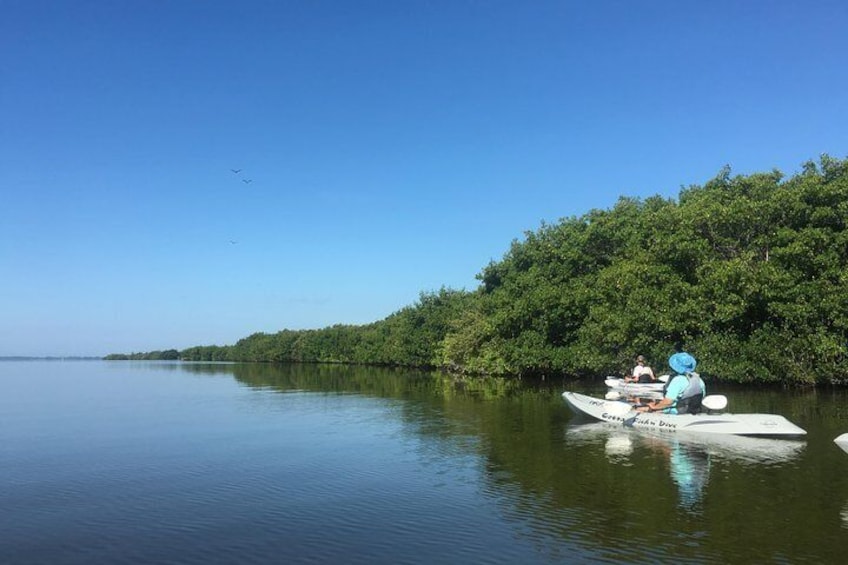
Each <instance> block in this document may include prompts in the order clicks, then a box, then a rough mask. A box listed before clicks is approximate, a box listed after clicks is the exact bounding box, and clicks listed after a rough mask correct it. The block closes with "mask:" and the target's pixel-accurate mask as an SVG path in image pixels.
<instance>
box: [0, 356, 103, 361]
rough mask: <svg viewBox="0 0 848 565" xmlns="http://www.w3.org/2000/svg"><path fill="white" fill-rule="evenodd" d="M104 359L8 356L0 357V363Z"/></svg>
mask: <svg viewBox="0 0 848 565" xmlns="http://www.w3.org/2000/svg"><path fill="white" fill-rule="evenodd" d="M102 359H103V357H80V356H79V355H70V356H67V357H62V356H58V355H48V356H45V357H30V356H27V355H7V356H0V361H101V360H102Z"/></svg>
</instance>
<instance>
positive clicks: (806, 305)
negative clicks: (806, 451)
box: [110, 155, 848, 385]
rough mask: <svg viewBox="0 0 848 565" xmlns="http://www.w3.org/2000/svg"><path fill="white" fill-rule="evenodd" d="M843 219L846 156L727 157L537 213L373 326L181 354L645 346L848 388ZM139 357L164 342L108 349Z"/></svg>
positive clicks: (724, 373) (540, 351) (588, 361)
mask: <svg viewBox="0 0 848 565" xmlns="http://www.w3.org/2000/svg"><path fill="white" fill-rule="evenodd" d="M846 221H848V162H846V161H844V160H838V159H833V158H831V157H828V156H826V155H825V156H822V158H821V159H820V162H819V163H814V162H808V163H806V164H804V167H803V171H802V172H801V173H800V174H798V175H796V176H794V177H792V178H789V179H784V178H783V175H782V174H781V173H780V172H778V171H771V172H768V173H758V174H753V175H749V176H735V177H733V176H731V173H730V168H729V167H725V168H724V169H722V170H721V171H720V172H719V174H718V175H717V176H716V177H715V178H714V179H712V180H710V181H709V182H707V183H706V184H705V185H704V186H690V187H687V188H685V189H683V190H682V191H681V193H680V196H679V198H678V199H677V201H675V200H672V199H665V198H661V197H659V196H654V197H650V198H647V199H645V200H640V199H633V198H621V199H620V200H619V201H618V202H617V203H616V204H615V206H613V208H611V209H609V210H591V211H589V212H588V213H586V214H585V215H583V216H580V217H570V218H565V219H562V220H560V221H559V222H558V223H556V224H545V223H543V224H542V225H541V227H540V228H539V229H538V230H537V231H534V232H527V233H526V234H524V239H523V240H520V241H519V240H515V241H513V242H512V244H511V246H510V248H509V251H508V252H507V253H506V254H505V255H504V257H503V258H502V259H501V260H500V261H493V262H491V263H490V264H489V265H487V266H486V267H484V268H483V270H482V272H481V273H480V274H479V275H478V279H479V281H480V286H479V288H478V289H476V290H475V291H473V292H467V291H464V290H462V291H458V290H451V289H445V288H442V289H441V290H439V291H438V292H430V293H422V294H421V295H420V297H419V300H418V301H417V302H416V303H415V304H413V305H411V306H408V307H406V308H403V309H401V310H400V311H398V312H396V313H394V314H392V315H390V316H389V317H387V318H386V319H384V320H381V321H378V322H375V323H373V324H368V325H363V326H346V325H336V326H332V327H328V328H324V329H321V330H302V331H292V330H284V331H281V332H278V333H276V334H264V333H257V334H253V335H251V336H249V337H247V338H244V339H242V340H240V341H239V342H238V343H236V344H235V345H233V346H223V347H219V346H199V347H193V348H189V349H186V350H184V351H182V352H179V357H180V358H182V359H184V360H210V361H252V362H291V361H295V362H301V363H303V362H307V363H352V364H372V365H399V366H418V367H438V368H444V369H448V370H450V371H455V372H462V373H467V374H482V375H500V376H504V375H530V374H534V375H547V374H567V375H573V376H578V377H579V376H598V375H602V374H609V373H614V372H618V373H620V372H622V371H624V370H626V369H628V368H629V367H630V366H631V364H632V360H633V357H634V356H635V355H636V354H639V353H641V354H643V355H646V356H647V357H648V358H649V360H650V361H652V364H653V365H654V368H655V370H657V371H658V372H663V371H665V370H667V367H665V359H666V358H667V357H668V355H669V354H670V353H671V352H672V351H673V350H674V348H675V347H678V346H682V347H685V348H687V349H688V350H689V351H691V352H692V353H693V354H695V355H696V356H697V357H698V358H699V360H700V365H699V367H701V368H702V369H703V374H705V375H706V376H708V377H712V378H720V379H726V380H732V381H737V382H775V383H784V384H792V385H806V384H818V383H848V345H847V344H846V342H848V274H846V273H848V230H846ZM139 355H163V352H152V353H150V354H131V355H129V356H121V355H117V356H110V357H112V358H118V357H127V358H140V357H138V356H139ZM168 355H173V354H172V353H168ZM154 358H164V357H154Z"/></svg>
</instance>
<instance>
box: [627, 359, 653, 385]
mask: <svg viewBox="0 0 848 565" xmlns="http://www.w3.org/2000/svg"><path fill="white" fill-rule="evenodd" d="M625 380H628V381H630V382H635V383H650V382H653V381H655V380H657V377H656V376H655V375H654V371H653V369H651V368H650V367H649V366H648V365H647V363H646V362H645V357H643V356H642V355H638V356H637V357H636V366H635V367H633V371H632V372H631V376H630V378H629V379H625Z"/></svg>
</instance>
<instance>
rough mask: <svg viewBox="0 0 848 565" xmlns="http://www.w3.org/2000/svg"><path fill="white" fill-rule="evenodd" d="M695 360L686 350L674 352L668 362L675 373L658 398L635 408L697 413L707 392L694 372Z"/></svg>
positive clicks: (702, 382)
mask: <svg viewBox="0 0 848 565" xmlns="http://www.w3.org/2000/svg"><path fill="white" fill-rule="evenodd" d="M697 363H698V362H697V361H696V360H695V358H694V357H692V356H691V355H689V354H688V353H686V352H683V351H681V352H680V353H675V354H674V355H672V356H671V357H669V358H668V364H669V366H670V367H671V369H672V370H673V371H674V373H675V375H674V376H673V377H671V378H670V379H669V381H668V384H667V386H666V388H665V393H664V394H663V397H662V398H661V399H660V400H655V401H653V402H649V403H648V404H647V405H646V406H640V407H638V408H636V410H637V411H638V412H657V411H662V412H664V413H666V414H697V413H698V412H700V409H701V400H703V398H704V395H705V394H706V393H707V388H706V385H705V384H704V380H703V379H702V378H701V376H700V375H699V374H698V373H696V372H695V366H696V365H697Z"/></svg>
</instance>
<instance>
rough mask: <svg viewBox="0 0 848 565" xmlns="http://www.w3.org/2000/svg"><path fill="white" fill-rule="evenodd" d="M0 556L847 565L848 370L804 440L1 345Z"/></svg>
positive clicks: (429, 383) (222, 367) (517, 386)
mask: <svg viewBox="0 0 848 565" xmlns="http://www.w3.org/2000/svg"><path fill="white" fill-rule="evenodd" d="M0 383H2V386H3V391H4V393H3V395H2V398H0V479H2V481H0V562H3V563H21V564H26V563H51V564H54V563H55V564H61V563H93V562H102V563H216V562H217V563H233V562H238V563H435V562H438V563H563V562H568V563H580V562H585V563H595V562H611V563H619V562H631V563H649V562H669V563H670V562H684V563H713V562H730V563H754V562H756V563H763V562H769V563H822V562H824V563H841V562H842V560H843V558H844V555H846V552H848V454H846V453H844V452H842V451H841V450H840V449H839V448H838V447H837V446H836V445H835V444H834V443H833V441H832V440H833V438H834V437H836V436H837V435H839V434H841V433H843V432H846V431H848V410H846V408H845V406H848V405H846V394H845V393H844V392H842V391H831V390H828V391H818V392H815V391H813V392H786V391H769V392H765V391H757V390H750V389H741V390H740V389H737V390H729V391H726V392H727V393H728V396H729V397H730V399H731V406H730V408H731V409H732V410H733V411H735V412H751V411H754V412H774V413H779V414H782V415H784V416H786V417H787V418H789V419H790V420H792V421H793V422H795V423H797V424H798V425H800V426H802V427H804V428H805V429H807V430H808V432H809V435H808V436H807V437H806V438H805V439H804V440H802V441H786V440H754V439H749V438H736V439H732V440H724V441H722V440H711V441H708V440H706V439H704V438H700V439H699V438H685V437H671V438H670V437H667V436H662V435H660V436H652V435H649V434H645V433H643V432H639V431H636V430H631V429H625V428H619V427H614V426H608V425H606V424H594V423H589V422H586V421H583V420H580V419H578V418H575V417H574V415H573V414H572V413H571V412H570V411H569V410H568V408H567V407H566V406H565V404H564V403H563V402H562V399H561V397H560V394H561V392H562V391H563V390H565V389H569V390H581V391H584V392H589V393H593V394H598V395H600V394H602V393H603V388H602V387H598V386H597V385H594V384H591V383H584V384H572V383H567V382H564V381H558V382H550V381H549V382H546V383H521V382H508V381H486V382H480V381H476V380H465V381H460V382H455V381H454V380H452V379H447V378H444V377H440V376H439V375H434V374H429V373H420V372H410V371H390V370H378V369H364V368H345V367H334V366H312V365H306V366H302V365H295V366H268V365H230V364H181V363H142V362H138V363H136V362H101V361H68V362H60V361H5V362H0Z"/></svg>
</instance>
